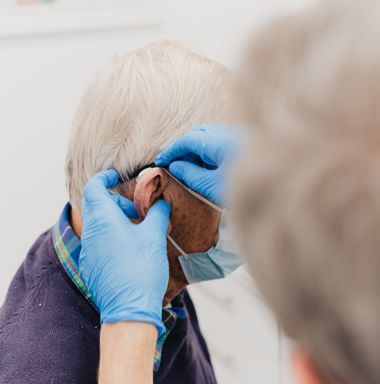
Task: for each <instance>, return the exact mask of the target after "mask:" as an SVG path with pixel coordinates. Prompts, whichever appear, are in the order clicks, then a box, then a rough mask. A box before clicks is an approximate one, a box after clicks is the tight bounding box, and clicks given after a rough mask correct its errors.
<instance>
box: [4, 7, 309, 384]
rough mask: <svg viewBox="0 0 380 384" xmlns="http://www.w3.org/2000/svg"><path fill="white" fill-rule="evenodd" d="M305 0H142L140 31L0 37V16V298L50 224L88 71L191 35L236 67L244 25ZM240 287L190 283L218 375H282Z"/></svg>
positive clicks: (244, 283) (241, 379)
mask: <svg viewBox="0 0 380 384" xmlns="http://www.w3.org/2000/svg"><path fill="white" fill-rule="evenodd" d="M309 1H310V0H265V1H264V0H261V1H260V0H235V1H232V0H231V1H230V0H226V1H220V0H219V1H215V0H202V1H201V0H192V1H187V2H184V1H179V0H165V1H161V2H160V3H158V2H157V1H156V2H155V3H154V5H155V6H156V7H157V6H158V9H157V11H155V10H154V9H153V3H150V2H147V3H146V4H147V5H146V6H147V7H148V8H149V15H153V16H152V17H153V19H155V20H156V22H154V23H148V25H145V26H144V25H143V24H144V23H142V25H141V28H131V29H129V28H125V27H123V28H120V25H119V28H116V29H113V28H111V29H107V30H96V29H94V30H88V31H86V32H82V33H77V32H72V33H58V34H48V35H36V36H19V37H6V38H5V37H1V30H2V26H3V35H4V30H5V31H6V28H5V29H4V26H5V25H6V22H5V20H4V19H1V13H0V127H1V128H0V171H1V179H2V182H1V190H0V212H1V214H2V220H1V222H0V241H1V244H2V252H1V256H0V257H1V268H0V301H2V300H3V299H4V297H5V293H6V289H7V286H8V285H9V282H10V280H11V278H12V276H13V274H14V273H15V271H16V269H17V267H18V266H19V265H20V263H21V262H22V260H23V258H24V257H25V254H26V252H27V250H28V248H29V247H30V246H31V245H32V243H33V241H34V240H35V239H36V237H37V236H38V235H39V234H40V233H41V232H42V231H44V230H45V229H46V228H48V227H50V226H52V225H53V224H54V223H55V221H56V220H57V218H58V216H59V214H60V211H61V209H62V207H63V205H64V203H65V201H66V200H67V195H66V192H65V188H64V175H63V167H64V158H65V151H66V143H67V140H68V136H69V128H70V123H71V119H72V117H73V113H74V110H75V108H76V105H77V103H78V99H79V97H80V95H81V93H82V91H83V89H84V87H85V86H86V84H87V83H88V82H89V81H90V80H91V79H92V77H93V75H94V73H95V72H96V71H98V70H99V69H100V68H101V67H102V66H103V65H104V64H105V63H107V62H108V61H109V60H110V58H111V57H112V56H113V55H114V54H115V53H116V52H118V51H125V50H129V49H133V48H135V47H138V46H140V45H142V44H144V43H146V42H149V41H152V40H156V39H158V38H163V37H172V38H176V39H183V40H187V41H190V42H193V43H194V45H196V46H197V47H198V48H200V49H202V50H203V51H205V52H206V53H207V54H208V55H209V56H210V57H212V58H214V59H217V60H220V61H222V62H224V63H226V64H229V65H232V66H237V65H238V62H239V58H240V55H241V49H242V47H243V46H244V44H245V42H246V38H247V36H248V35H249V34H250V31H252V30H254V29H255V28H257V27H258V26H260V25H261V24H262V23H263V22H265V21H267V20H268V19H270V18H271V17H273V16H274V15H276V14H280V13H282V12H283V11H285V10H290V9H293V8H297V7H299V6H303V5H305V4H307V3H308V2H309ZM124 3H127V2H126V1H125V2H124ZM134 4H140V5H135V6H133V9H131V12H132V14H133V12H136V9H137V13H136V14H141V15H144V12H143V13H141V12H140V13H139V10H138V8H139V7H141V4H144V2H139V3H136V2H134ZM108 11H112V10H108ZM0 12H1V11H0ZM143 19H144V18H143V17H142V21H143ZM1 22H3V24H1ZM16 24H17V23H16ZM111 24H112V23H111ZM12 25H13V26H14V25H15V24H14V23H13V21H12ZM61 32H62V31H61ZM250 284H251V282H250V280H249V278H248V277H247V275H246V274H245V272H244V271H240V272H238V273H237V274H236V275H233V276H232V277H231V278H229V279H228V280H226V281H223V282H214V283H210V284H205V285H200V286H196V287H194V289H193V290H192V291H193V294H194V298H195V302H196V305H197V307H198V310H199V315H200V318H201V323H202V326H203V329H204V331H205V335H206V338H207V339H208V341H209V344H210V348H211V351H212V355H213V359H214V362H215V365H216V369H217V373H218V377H219V381H220V383H222V384H223V383H224V384H232V383H247V384H248V383H252V382H259V383H268V384H272V383H273V384H274V383H279V382H283V383H285V382H289V380H290V378H289V377H290V376H289V374H288V373H287V370H286V368H283V367H282V366H286V364H285V363H286V360H287V354H286V353H285V355H284V356H283V357H281V351H279V348H278V334H277V328H276V324H274V322H273V320H272V318H271V317H270V315H269V313H268V312H267V310H266V309H265V307H264V306H263V304H262V303H261V301H260V300H258V299H254V298H253V299H252V298H251V295H250V294H249V293H248V292H249V291H250V288H248V287H249V286H250ZM281 360H282V363H281ZM284 361H285V363H284ZM281 380H282V381H281Z"/></svg>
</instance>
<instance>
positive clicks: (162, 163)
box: [154, 153, 167, 167]
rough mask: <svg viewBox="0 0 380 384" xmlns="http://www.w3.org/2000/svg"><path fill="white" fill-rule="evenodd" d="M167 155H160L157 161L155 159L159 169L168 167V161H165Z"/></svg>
mask: <svg viewBox="0 0 380 384" xmlns="http://www.w3.org/2000/svg"><path fill="white" fill-rule="evenodd" d="M165 157H166V156H165V155H164V153H160V154H159V155H158V156H157V157H156V158H155V159H154V163H155V164H156V165H158V166H159V167H163V166H166V165H167V163H166V159H165Z"/></svg>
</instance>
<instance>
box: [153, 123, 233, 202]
mask: <svg viewBox="0 0 380 384" xmlns="http://www.w3.org/2000/svg"><path fill="white" fill-rule="evenodd" d="M236 152H237V140H236V139H235V138H234V137H233V136H232V134H231V130H229V129H227V128H226V127H221V126H215V125H200V126H197V127H195V128H194V129H193V130H191V131H190V132H187V133H185V134H184V135H183V136H181V137H180V138H179V139H178V140H176V141H175V142H174V143H173V144H171V145H169V147H168V148H166V149H164V150H163V151H162V152H161V153H160V154H159V155H158V156H157V158H156V160H155V163H156V164H157V165H158V166H159V167H167V166H169V172H170V173H171V174H172V175H173V176H175V177H176V178H177V179H179V180H181V181H182V182H184V183H185V184H187V186H189V187H190V188H191V189H193V190H194V191H196V192H198V193H200V194H201V195H203V196H205V197H207V198H208V199H209V200H211V201H213V202H214V203H216V204H218V205H220V206H224V205H225V204H226V196H225V194H226V178H227V165H228V164H229V163H230V160H231V159H232V157H233V156H234V155H235V154H236ZM194 157H197V158H198V159H200V160H201V161H202V162H203V163H204V164H203V165H200V164H195V163H194V162H193V161H192V159H194ZM188 158H189V159H191V160H189V161H187V159H188ZM178 159H181V160H178ZM182 159H184V160H182Z"/></svg>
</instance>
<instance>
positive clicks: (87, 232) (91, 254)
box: [79, 170, 170, 335]
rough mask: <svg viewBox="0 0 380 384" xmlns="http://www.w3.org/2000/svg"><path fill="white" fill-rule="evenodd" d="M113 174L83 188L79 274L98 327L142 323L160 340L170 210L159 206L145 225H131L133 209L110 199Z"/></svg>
mask: <svg viewBox="0 0 380 384" xmlns="http://www.w3.org/2000/svg"><path fill="white" fill-rule="evenodd" d="M118 178H119V175H118V173H117V172H116V171H115V170H109V171H105V172H101V173H98V174H97V175H96V176H94V177H93V178H92V179H91V180H90V181H89V182H88V183H87V185H86V187H85V189H84V199H83V205H82V221H83V232H82V238H81V242H82V250H81V254H80V258H79V271H80V274H81V277H82V279H83V281H84V282H85V284H86V285H87V286H88V288H89V291H90V293H91V295H92V297H93V299H94V301H95V304H96V306H97V307H98V309H99V312H100V315H101V323H115V322H120V321H141V322H147V323H151V324H154V325H155V326H156V327H157V329H158V332H159V335H161V334H162V332H164V330H165V328H164V325H163V323H162V302H163V297H164V294H165V292H166V289H167V286H168V280H169V264H168V259H167V249H166V233H167V230H168V226H169V215H170V206H169V205H168V203H167V202H166V201H164V200H160V201H158V202H157V203H156V204H154V205H153V206H152V208H151V209H150V210H149V212H148V214H147V216H146V218H145V220H144V221H143V222H142V223H140V224H133V223H132V222H131V221H130V219H129V218H128V217H127V216H126V214H125V213H127V214H131V215H133V216H134V215H135V211H134V208H133V203H132V202H130V201H129V200H128V199H125V198H123V197H121V196H119V197H116V198H115V195H113V196H111V194H110V192H108V190H107V189H109V188H112V187H113V186H115V185H116V183H117V181H118Z"/></svg>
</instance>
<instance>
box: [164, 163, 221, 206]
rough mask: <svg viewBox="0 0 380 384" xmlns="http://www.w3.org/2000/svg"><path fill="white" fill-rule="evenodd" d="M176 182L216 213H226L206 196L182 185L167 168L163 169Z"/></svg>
mask: <svg viewBox="0 0 380 384" xmlns="http://www.w3.org/2000/svg"><path fill="white" fill-rule="evenodd" d="M162 169H163V170H164V171H165V172H166V173H167V174H168V175H169V176H170V177H171V178H172V179H173V180H174V181H176V182H177V183H178V184H179V185H180V186H181V187H182V188H183V189H184V190H185V191H187V192H189V193H190V195H193V196H194V197H195V198H197V199H198V200H200V201H202V202H203V203H205V204H206V205H208V206H209V207H211V208H213V209H215V210H216V211H218V212H219V213H224V209H223V208H221V207H219V205H216V204H215V203H213V202H212V201H210V200H208V199H206V198H205V197H204V196H202V195H200V194H199V193H197V192H195V191H193V190H192V189H191V188H189V187H188V186H187V185H185V184H184V183H182V181H180V180H178V179H177V178H176V177H175V176H173V175H172V174H171V173H170V172H169V171H168V170H167V169H165V168H162Z"/></svg>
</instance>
